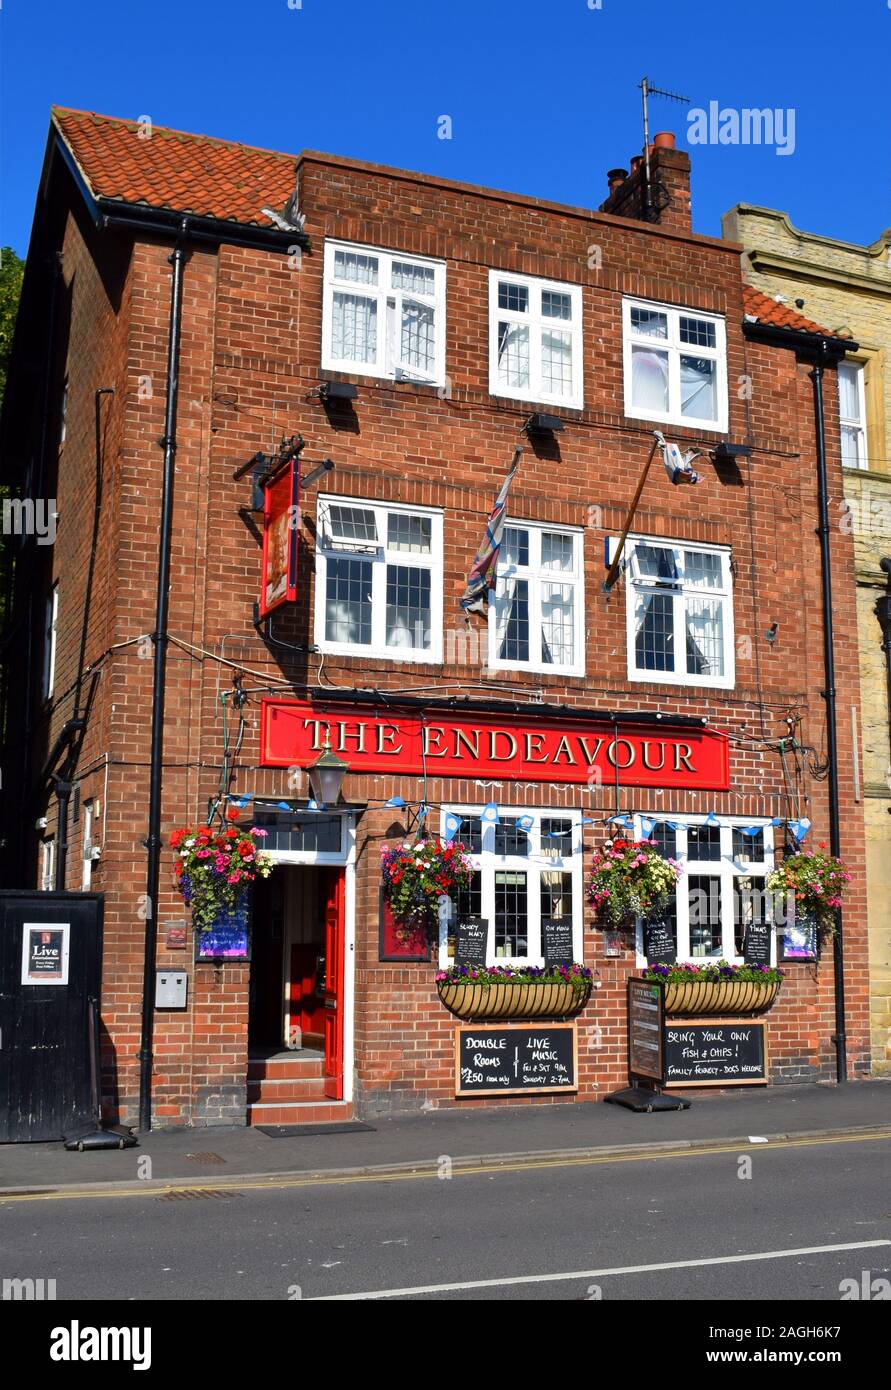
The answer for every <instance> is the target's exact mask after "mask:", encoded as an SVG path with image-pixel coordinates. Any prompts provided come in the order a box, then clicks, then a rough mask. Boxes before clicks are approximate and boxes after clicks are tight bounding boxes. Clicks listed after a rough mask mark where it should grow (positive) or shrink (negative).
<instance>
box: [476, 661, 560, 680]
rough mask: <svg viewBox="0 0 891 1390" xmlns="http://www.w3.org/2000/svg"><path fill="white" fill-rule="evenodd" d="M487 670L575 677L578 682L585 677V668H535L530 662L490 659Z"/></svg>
mask: <svg viewBox="0 0 891 1390" xmlns="http://www.w3.org/2000/svg"><path fill="white" fill-rule="evenodd" d="M486 668H487V670H489V671H528V672H529V674H530V675H536V676H549V675H550V676H574V677H575V678H576V679H578V680H583V679H584V676H585V668H584V666H553V665H550V666H533V665H532V663H531V662H529V661H492V660H491V659H490V660H489V661H488V662H487V664H486Z"/></svg>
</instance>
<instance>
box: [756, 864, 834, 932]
mask: <svg viewBox="0 0 891 1390" xmlns="http://www.w3.org/2000/svg"><path fill="white" fill-rule="evenodd" d="M851 878H852V875H851V874H850V873H848V871H847V869H846V868H845V866H844V864H843V863H842V861H841V860H840V859H837V858H836V857H835V855H833V854H827V853H826V845H825V844H823V843H822V842H821V843H820V844H819V845H818V846H817V848H816V849H815V850H808V849H802V850H799V851H798V853H797V854H790V855H787V856H786V858H785V859H783V860H782V861H781V862H780V863H779V864H778V865H777V867H776V868H775V869H774V870H773V872H772V873H771V874H768V877H767V887H768V890H769V891H770V892H771V893H775V894H777V896H780V895H782V896H783V897H785V898H786V901H787V903H788V909H787V915H788V916H789V917H790V918H791V919H792V920H795V921H801V922H815V923H816V925H817V931H818V932H819V934H820V935H821V936H822V937H824V938H830V937H832V936H834V935H835V929H836V909H837V908H839V907H841V902H842V895H843V894H844V891H845V889H846V888H847V886H848V884H849V883H850V881H851Z"/></svg>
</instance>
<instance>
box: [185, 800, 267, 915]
mask: <svg viewBox="0 0 891 1390" xmlns="http://www.w3.org/2000/svg"><path fill="white" fill-rule="evenodd" d="M265 835H266V831H265V830H258V829H257V828H256V827H253V828H252V829H251V830H241V829H239V828H238V827H237V826H234V825H229V826H227V827H226V829H225V830H222V831H220V832H218V833H215V832H214V830H213V829H212V827H211V826H209V825H202V826H199V827H198V828H197V829H192V828H191V827H190V826H186V827H185V828H184V829H182V830H174V832H173V834H172V835H171V836H170V847H171V849H174V850H178V851H179V860H178V862H177V864H176V867H175V868H174V873H175V874H176V886H177V887H178V888H179V891H180V892H181V893H182V895H183V899H184V901H185V903H186V905H187V906H189V907H191V909H192V921H193V923H194V925H195V928H196V930H198V931H209V930H210V928H211V927H212V926H213V924H214V922H215V921H216V920H217V918H218V917H220V916H222V915H224V914H226V913H231V912H234V911H235V910H236V908H237V907H238V902H239V899H240V898H241V896H242V894H243V893H244V892H245V890H246V889H247V888H248V887H249V886H250V884H251V883H253V881H254V879H255V878H258V877H260V878H268V877H269V875H270V874H271V873H272V868H273V860H272V857H271V856H270V855H268V854H266V853H264V851H263V850H262V848H261V847H260V846H259V845H258V844H257V841H258V840H261V839H262V838H263V837H264V836H265Z"/></svg>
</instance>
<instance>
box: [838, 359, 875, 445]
mask: <svg viewBox="0 0 891 1390" xmlns="http://www.w3.org/2000/svg"><path fill="white" fill-rule="evenodd" d="M843 368H847V369H849V370H850V371H853V372H855V373H856V376H857V406H858V409H859V417H858V418H857V419H856V420H855V419H852V418H850V417H849V416H846V415H842V413H841V392H839V410H838V419H839V429H840V430H843V429H851V430H856V432H857V462H856V463H844V455H843V456H842V462H843V464H844V467H845V468H852V469H853V468H856V469H868V468H869V433H868V431H869V424H868V421H867V418H866V363H865V362H859V361H857V359H856V358H853V357H851V358H846V359H845V361H844V362H839V364H838V371H839V375H841V372H842V369H843Z"/></svg>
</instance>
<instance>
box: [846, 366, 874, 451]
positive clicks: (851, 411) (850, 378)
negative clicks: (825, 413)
mask: <svg viewBox="0 0 891 1390" xmlns="http://www.w3.org/2000/svg"><path fill="white" fill-rule="evenodd" d="M838 414H839V423H840V425H841V457H842V466H843V467H844V468H868V467H869V449H868V447H867V434H866V369H865V367H864V365H863V363H862V362H840V363H839V364H838Z"/></svg>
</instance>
